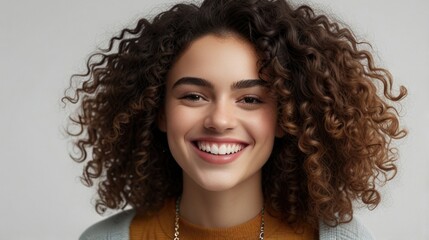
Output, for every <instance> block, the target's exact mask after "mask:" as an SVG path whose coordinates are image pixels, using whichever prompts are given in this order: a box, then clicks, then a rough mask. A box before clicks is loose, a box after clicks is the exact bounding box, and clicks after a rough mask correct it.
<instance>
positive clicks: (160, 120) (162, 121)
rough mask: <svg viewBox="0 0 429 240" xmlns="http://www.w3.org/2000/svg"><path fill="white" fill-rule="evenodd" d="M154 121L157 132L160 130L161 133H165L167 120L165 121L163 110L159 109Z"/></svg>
mask: <svg viewBox="0 0 429 240" xmlns="http://www.w3.org/2000/svg"><path fill="white" fill-rule="evenodd" d="M156 120H157V124H158V128H159V130H161V132H167V120H166V119H165V113H164V109H161V111H160V112H159V113H158V117H157V119H156Z"/></svg>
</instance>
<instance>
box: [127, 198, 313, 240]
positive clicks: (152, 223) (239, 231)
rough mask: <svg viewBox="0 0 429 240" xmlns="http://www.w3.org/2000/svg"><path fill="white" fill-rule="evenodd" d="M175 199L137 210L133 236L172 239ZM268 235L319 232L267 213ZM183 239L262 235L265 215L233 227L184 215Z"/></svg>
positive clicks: (305, 239) (299, 239) (296, 238)
mask: <svg viewBox="0 0 429 240" xmlns="http://www.w3.org/2000/svg"><path fill="white" fill-rule="evenodd" d="M174 219H175V202H174V201H173V200H171V201H168V202H167V203H166V204H165V205H164V207H163V208H162V209H161V210H160V211H159V212H158V214H155V215H154V216H151V217H143V216H141V215H138V214H136V216H135V217H134V218H133V220H132V222H131V225H130V240H142V239H145V240H146V239H157V240H164V239H165V240H171V239H173V235H174ZM264 221H265V234H264V237H265V239H288V240H315V239H318V232H317V231H315V230H314V229H312V228H311V227H310V226H305V227H303V228H302V230H300V231H294V229H292V228H291V227H290V226H289V225H288V224H286V223H283V222H281V221H280V220H279V219H277V218H274V217H272V216H270V214H268V213H267V212H266V213H265V215H264ZM179 225H180V229H179V231H180V236H179V237H180V239H185V240H193V239H198V240H201V239H205V240H211V239H218V240H219V239H243V240H249V239H258V236H259V231H260V226H261V216H260V215H258V216H256V217H254V218H253V219H250V220H249V221H247V222H245V223H243V224H240V225H237V226H233V227H229V228H214V229H212V228H203V227H200V226H197V225H194V224H192V223H189V222H187V221H186V220H184V219H180V222H179Z"/></svg>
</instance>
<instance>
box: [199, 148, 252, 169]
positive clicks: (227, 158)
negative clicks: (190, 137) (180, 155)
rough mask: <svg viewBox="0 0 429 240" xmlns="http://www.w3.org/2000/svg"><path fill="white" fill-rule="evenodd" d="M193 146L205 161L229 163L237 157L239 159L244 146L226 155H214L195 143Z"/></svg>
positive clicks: (220, 163)
mask: <svg viewBox="0 0 429 240" xmlns="http://www.w3.org/2000/svg"><path fill="white" fill-rule="evenodd" d="M192 146H193V148H194V149H195V151H196V152H197V154H198V156H199V157H200V158H201V159H203V160H204V161H206V162H208V163H211V164H219V165H222V164H228V163H231V162H233V161H234V160H235V159H237V158H238V157H239V156H240V155H241V153H242V152H243V150H244V148H243V149H241V150H240V151H239V152H236V153H232V154H226V155H214V154H210V153H208V152H204V151H201V150H200V149H199V148H198V147H196V146H195V145H194V144H192Z"/></svg>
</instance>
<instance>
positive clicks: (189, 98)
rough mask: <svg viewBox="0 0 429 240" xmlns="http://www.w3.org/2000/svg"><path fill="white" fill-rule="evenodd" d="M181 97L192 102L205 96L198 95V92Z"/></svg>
mask: <svg viewBox="0 0 429 240" xmlns="http://www.w3.org/2000/svg"><path fill="white" fill-rule="evenodd" d="M180 99H184V100H188V101H192V102H198V101H201V100H203V97H202V96H200V95H198V94H187V95H185V96H183V97H181V98H180Z"/></svg>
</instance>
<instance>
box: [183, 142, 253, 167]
mask: <svg viewBox="0 0 429 240" xmlns="http://www.w3.org/2000/svg"><path fill="white" fill-rule="evenodd" d="M192 145H193V146H194V149H195V151H196V153H197V155H198V156H199V157H200V158H201V159H202V160H204V161H205V162H208V163H211V164H227V163H230V162H233V161H234V160H235V159H237V158H238V157H239V156H240V155H241V153H242V152H243V150H244V149H245V148H246V147H247V145H248V144H244V143H241V142H237V141H225V142H222V141H207V140H198V141H192Z"/></svg>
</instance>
